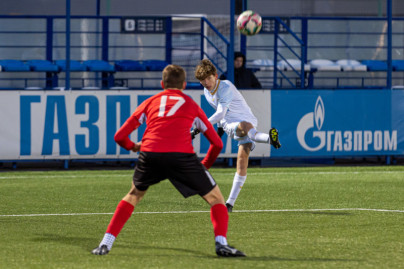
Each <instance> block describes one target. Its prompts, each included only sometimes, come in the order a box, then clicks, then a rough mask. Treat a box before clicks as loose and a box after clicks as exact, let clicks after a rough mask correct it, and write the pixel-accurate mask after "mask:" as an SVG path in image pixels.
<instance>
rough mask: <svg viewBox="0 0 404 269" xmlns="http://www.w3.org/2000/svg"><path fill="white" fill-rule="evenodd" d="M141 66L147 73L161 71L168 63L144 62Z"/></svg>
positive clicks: (159, 61) (162, 61)
mask: <svg viewBox="0 0 404 269" xmlns="http://www.w3.org/2000/svg"><path fill="white" fill-rule="evenodd" d="M143 64H144V65H145V66H146V68H147V70H148V71H163V69H164V68H165V67H166V66H167V65H169V63H167V62H166V61H164V60H145V61H143Z"/></svg>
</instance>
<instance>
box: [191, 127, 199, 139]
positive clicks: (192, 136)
mask: <svg viewBox="0 0 404 269" xmlns="http://www.w3.org/2000/svg"><path fill="white" fill-rule="evenodd" d="M200 132H201V131H199V130H198V129H196V128H195V129H193V130H192V131H191V138H192V140H193V139H194V138H195V136H196V135H197V134H199V133H200Z"/></svg>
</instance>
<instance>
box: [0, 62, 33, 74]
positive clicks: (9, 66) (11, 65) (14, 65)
mask: <svg viewBox="0 0 404 269" xmlns="http://www.w3.org/2000/svg"><path fill="white" fill-rule="evenodd" d="M0 66H1V69H2V71H3V72H27V71H31V70H30V68H29V66H28V65H26V64H25V63H24V62H22V61H19V60H0Z"/></svg>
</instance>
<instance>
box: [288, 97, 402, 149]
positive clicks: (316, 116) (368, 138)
mask: <svg viewBox="0 0 404 269" xmlns="http://www.w3.org/2000/svg"><path fill="white" fill-rule="evenodd" d="M325 112H326V110H325V106H324V102H323V100H322V99H321V96H319V97H318V98H317V101H316V103H315V106H314V111H313V112H310V113H307V114H305V115H304V116H303V117H302V118H301V119H300V121H299V123H298V125H297V129H296V135H297V140H298V141H299V144H300V145H301V146H302V147H303V148H304V149H305V150H307V151H311V152H315V151H319V150H321V149H323V148H324V147H325V148H326V150H327V152H361V151H363V152H366V151H383V150H384V151H395V150H397V130H392V131H390V130H322V127H323V124H324V121H325V115H326V113H325ZM311 136H312V137H311Z"/></svg>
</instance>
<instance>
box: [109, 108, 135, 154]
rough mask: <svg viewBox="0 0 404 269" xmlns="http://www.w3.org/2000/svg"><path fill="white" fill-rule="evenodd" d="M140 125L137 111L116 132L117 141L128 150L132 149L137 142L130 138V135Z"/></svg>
mask: <svg viewBox="0 0 404 269" xmlns="http://www.w3.org/2000/svg"><path fill="white" fill-rule="evenodd" d="M139 126H140V123H139V120H138V119H137V118H136V116H135V113H133V114H132V116H130V117H129V119H127V120H126V122H125V123H124V124H123V125H122V127H121V128H119V130H118V131H117V132H116V134H115V137H114V139H115V142H116V143H118V144H119V145H120V146H121V147H123V148H124V149H126V150H131V149H132V148H133V146H134V145H135V143H133V142H132V141H131V140H130V139H129V135H130V134H131V133H132V132H133V131H134V130H136V129H137V128H138V127H139Z"/></svg>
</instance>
